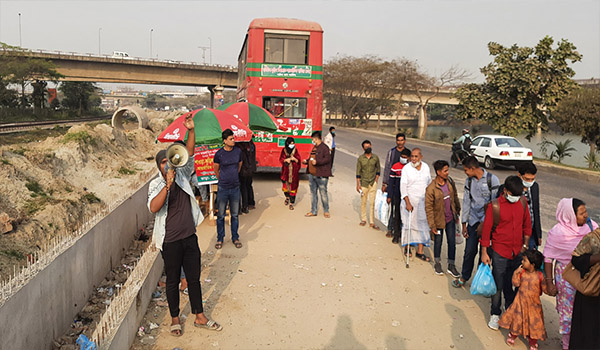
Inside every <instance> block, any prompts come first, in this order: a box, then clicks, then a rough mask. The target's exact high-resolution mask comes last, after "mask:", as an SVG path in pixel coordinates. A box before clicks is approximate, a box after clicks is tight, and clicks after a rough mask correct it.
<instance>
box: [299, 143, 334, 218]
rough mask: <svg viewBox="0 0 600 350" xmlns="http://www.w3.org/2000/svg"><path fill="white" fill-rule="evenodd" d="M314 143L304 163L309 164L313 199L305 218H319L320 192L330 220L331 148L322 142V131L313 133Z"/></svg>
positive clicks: (326, 215) (325, 214)
mask: <svg viewBox="0 0 600 350" xmlns="http://www.w3.org/2000/svg"><path fill="white" fill-rule="evenodd" d="M312 143H313V145H314V147H313V149H312V151H311V152H310V157H309V159H307V160H304V161H303V163H304V164H308V174H309V175H308V184H309V186H310V194H311V197H312V201H311V208H310V212H308V213H306V215H304V216H306V217H310V216H317V213H318V209H319V195H318V194H319V192H320V193H321V202H322V203H323V211H324V214H323V215H324V216H325V217H326V218H329V217H330V214H329V197H328V196H327V182H328V181H329V177H330V176H331V155H330V153H329V147H327V145H326V144H325V143H323V141H322V140H321V132H320V131H315V132H313V133H312Z"/></svg>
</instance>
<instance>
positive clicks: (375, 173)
mask: <svg viewBox="0 0 600 350" xmlns="http://www.w3.org/2000/svg"><path fill="white" fill-rule="evenodd" d="M362 148H363V151H364V154H361V155H360V156H359V157H358V160H357V161H356V191H357V192H358V193H360V194H361V197H360V226H365V225H366V224H367V200H368V201H369V205H370V206H371V210H370V213H371V216H370V219H369V220H370V223H369V226H370V227H371V228H374V229H378V228H377V225H375V193H376V192H377V181H378V180H379V173H380V170H381V165H380V164H379V157H378V156H377V155H376V154H373V148H371V141H369V140H364V141H363V142H362Z"/></svg>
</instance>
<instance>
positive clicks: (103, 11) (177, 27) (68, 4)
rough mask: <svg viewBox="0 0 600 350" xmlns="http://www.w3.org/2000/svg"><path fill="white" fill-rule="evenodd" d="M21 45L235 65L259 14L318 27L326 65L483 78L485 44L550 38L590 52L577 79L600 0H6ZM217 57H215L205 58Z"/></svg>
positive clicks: (592, 41) (8, 38) (598, 48)
mask: <svg viewBox="0 0 600 350" xmlns="http://www.w3.org/2000/svg"><path fill="white" fill-rule="evenodd" d="M19 12H20V13H21V30H22V43H23V47H26V48H31V49H47V50H60V51H74V52H81V53H88V52H89V53H98V32H99V28H102V29H101V30H100V42H101V50H102V53H104V54H110V53H112V51H113V50H116V51H125V52H128V53H129V54H130V55H131V56H139V57H149V56H150V30H151V29H154V31H153V32H152V46H153V56H158V57H159V58H161V59H173V60H181V61H196V62H202V50H201V49H199V48H198V46H209V39H208V38H209V37H210V38H211V39H212V48H213V54H212V60H213V63H220V64H230V65H236V64H237V63H236V62H237V55H238V53H239V50H240V47H241V44H242V41H243V38H244V35H245V32H246V30H247V26H248V24H249V23H250V21H251V20H252V19H253V18H257V17H291V18H299V19H305V20H312V21H316V22H319V23H320V24H321V25H322V27H323V29H324V31H325V39H324V55H325V58H326V59H327V58H329V57H332V56H335V55H336V54H337V53H340V54H348V55H356V56H360V55H364V54H377V55H380V56H381V57H384V58H394V57H407V58H410V59H414V60H417V61H418V62H419V64H420V65H421V66H422V67H423V69H424V70H426V71H427V72H429V73H430V74H439V73H440V72H441V71H443V70H444V69H445V68H448V67H449V66H451V65H453V64H458V65H459V66H461V67H462V68H465V69H467V70H468V71H470V72H472V73H473V76H474V78H475V81H481V80H482V76H481V74H480V73H479V68H481V67H482V66H484V65H486V64H487V63H489V62H490V56H489V55H488V51H487V47H486V45H487V43H488V42H490V41H496V42H499V43H501V44H503V45H506V46H510V45H512V44H518V45H521V46H532V45H535V44H536V43H537V42H538V41H539V40H540V39H541V38H542V37H544V36H545V35H550V36H552V37H554V39H555V40H558V39H562V38H564V39H568V40H569V41H571V42H572V43H574V44H575V46H576V47H577V49H578V51H579V52H580V53H581V54H583V60H582V61H581V62H579V63H576V64H575V65H573V68H574V69H575V71H576V72H577V75H576V78H579V79H585V78H591V77H595V78H598V77H600V1H598V0H568V1H567V0H565V1H548V0H539V1H535V0H521V1H509V0H502V1H501V0H496V1H491V0H471V1H466V0H456V1H455V0H445V1H441V0H439V1H428V0H422V1H417V0H415V1H148V0H146V1H85V0H80V1H51V0H47V1H8V0H0V41H2V42H6V43H8V44H11V45H18V44H19V16H18V13H19ZM206 60H207V62H208V60H209V52H208V51H207V53H206Z"/></svg>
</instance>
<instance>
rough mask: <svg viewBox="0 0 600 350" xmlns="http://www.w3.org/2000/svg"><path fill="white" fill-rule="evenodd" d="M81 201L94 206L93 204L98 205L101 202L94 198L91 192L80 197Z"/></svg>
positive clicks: (96, 197)
mask: <svg viewBox="0 0 600 350" xmlns="http://www.w3.org/2000/svg"><path fill="white" fill-rule="evenodd" d="M81 199H83V200H84V201H86V202H88V203H89V204H94V203H100V202H102V201H101V200H100V198H98V196H96V195H95V194H94V193H92V192H89V193H86V194H84V195H83V196H81Z"/></svg>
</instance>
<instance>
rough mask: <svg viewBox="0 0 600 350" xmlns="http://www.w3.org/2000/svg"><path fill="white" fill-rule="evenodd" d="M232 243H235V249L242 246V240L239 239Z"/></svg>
mask: <svg viewBox="0 0 600 350" xmlns="http://www.w3.org/2000/svg"><path fill="white" fill-rule="evenodd" d="M233 245H235V247H236V248H237V249H240V248H241V247H242V242H240V241H235V242H233Z"/></svg>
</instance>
